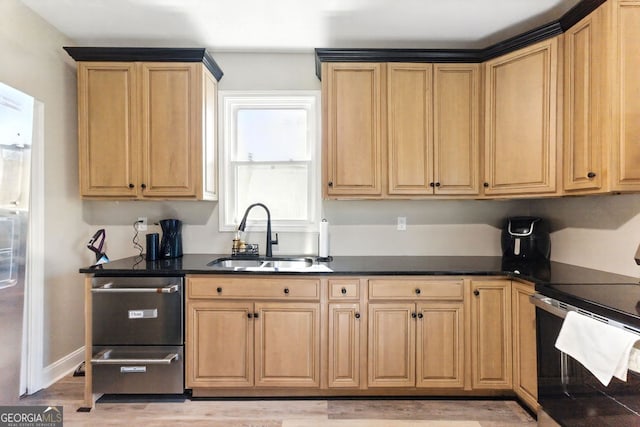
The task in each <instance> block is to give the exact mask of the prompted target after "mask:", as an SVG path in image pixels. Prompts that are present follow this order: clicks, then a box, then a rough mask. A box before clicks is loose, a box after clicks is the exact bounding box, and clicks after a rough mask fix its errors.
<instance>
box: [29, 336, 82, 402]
mask: <svg viewBox="0 0 640 427" xmlns="http://www.w3.org/2000/svg"><path fill="white" fill-rule="evenodd" d="M82 362H84V346H83V347H80V348H79V349H77V350H76V351H74V352H72V353H69V354H67V355H66V356H64V357H63V358H61V359H58V360H56V361H55V362H53V363H52V364H51V365H49V366H45V368H44V369H43V370H42V382H41V384H42V388H48V387H49V386H51V385H52V384H54V383H55V382H57V381H58V380H60V379H61V378H63V377H65V376H67V375H69V374H70V373H72V372H73V371H75V369H76V368H77V367H78V365H80V364H81V363H82ZM36 391H37V390H34V391H33V392H31V393H35V392H36Z"/></svg>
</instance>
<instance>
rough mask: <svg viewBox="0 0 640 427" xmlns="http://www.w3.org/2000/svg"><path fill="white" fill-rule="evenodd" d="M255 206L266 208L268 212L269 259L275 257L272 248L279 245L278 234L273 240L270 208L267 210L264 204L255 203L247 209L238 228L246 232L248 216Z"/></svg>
mask: <svg viewBox="0 0 640 427" xmlns="http://www.w3.org/2000/svg"><path fill="white" fill-rule="evenodd" d="M254 206H260V207H262V208H264V210H265V211H267V257H272V256H273V251H272V247H273V245H277V244H278V233H276V238H275V240H274V239H272V238H271V212H269V208H267V207H266V206H265V205H263V204H262V203H254V204H252V205H250V206H249V207H248V208H247V210H246V211H244V216H243V217H242V221H240V225H239V226H238V231H244V229H245V227H246V226H247V216H249V211H250V210H251V209H252V208H253V207H254Z"/></svg>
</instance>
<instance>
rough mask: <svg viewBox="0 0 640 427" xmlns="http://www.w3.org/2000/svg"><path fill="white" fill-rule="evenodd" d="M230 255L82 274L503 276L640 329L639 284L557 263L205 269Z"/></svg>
mask: <svg viewBox="0 0 640 427" xmlns="http://www.w3.org/2000/svg"><path fill="white" fill-rule="evenodd" d="M227 256H228V254H185V255H184V256H183V257H181V258H175V259H167V260H159V261H153V262H147V261H145V259H144V257H140V256H133V257H129V258H123V259H119V260H115V261H112V262H109V263H107V264H103V265H101V266H99V267H97V268H92V267H87V268H81V269H80V273H90V274H95V275H97V276H175V275H180V276H181V275H185V274H234V275H243V274H244V275H256V274H258V275H273V274H278V275H301V274H307V275H308V274H312V275H359V276H366V275H433V276H435V275H465V276H466V275H469V276H507V277H512V278H519V279H523V280H527V281H530V282H533V283H535V285H536V291H537V292H540V293H542V294H544V295H546V296H550V297H552V298H556V299H559V300H561V301H564V302H566V303H569V304H572V305H576V306H578V307H580V308H584V309H586V310H589V311H592V312H594V313H596V314H600V315H602V316H606V317H610V318H612V319H615V320H618V321H620V322H625V323H629V324H632V325H634V326H637V327H640V284H639V280H638V278H635V277H630V276H623V275H619V274H613V273H607V272H604V271H599V270H594V269H590V268H584V267H578V266H575V265H570V264H564V263H559V262H553V261H552V262H548V261H547V262H538V263H526V264H514V263H509V262H503V260H502V258H501V257H487V256H336V257H334V258H333V260H332V261H331V262H326V263H322V264H324V265H326V266H327V267H329V268H330V269H331V270H332V272H313V273H295V272H255V271H228V270H227V271H225V270H219V269H216V268H214V267H208V266H207V263H208V262H210V261H212V260H214V259H216V258H221V257H227Z"/></svg>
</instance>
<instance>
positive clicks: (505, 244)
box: [501, 216, 551, 260]
mask: <svg viewBox="0 0 640 427" xmlns="http://www.w3.org/2000/svg"><path fill="white" fill-rule="evenodd" d="M501 243H502V257H503V258H504V259H509V260H526V259H530V260H548V259H549V256H550V255H551V239H550V238H549V227H548V226H547V224H546V222H545V221H544V220H543V219H542V218H537V217H533V216H516V217H511V218H507V219H506V221H505V224H504V227H503V228H502V239H501Z"/></svg>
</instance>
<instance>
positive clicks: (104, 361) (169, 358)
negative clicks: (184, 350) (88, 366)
mask: <svg viewBox="0 0 640 427" xmlns="http://www.w3.org/2000/svg"><path fill="white" fill-rule="evenodd" d="M110 352H111V350H103V351H101V352H100V353H98V354H96V357H95V358H91V363H92V364H95V365H170V364H171V362H173V361H174V360H178V353H169V354H167V355H166V356H165V357H163V358H161V359H110V358H109V353H110Z"/></svg>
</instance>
